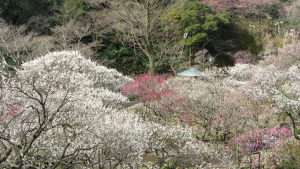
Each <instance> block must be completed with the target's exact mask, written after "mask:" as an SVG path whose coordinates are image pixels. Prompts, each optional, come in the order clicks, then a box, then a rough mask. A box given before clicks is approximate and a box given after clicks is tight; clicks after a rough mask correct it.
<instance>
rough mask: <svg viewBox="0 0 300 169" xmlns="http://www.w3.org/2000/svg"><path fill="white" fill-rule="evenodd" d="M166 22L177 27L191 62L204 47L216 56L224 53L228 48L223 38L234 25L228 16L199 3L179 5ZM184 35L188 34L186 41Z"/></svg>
mask: <svg viewBox="0 0 300 169" xmlns="http://www.w3.org/2000/svg"><path fill="white" fill-rule="evenodd" d="M164 21H166V22H169V25H172V26H173V27H175V29H176V32H177V36H178V37H180V39H179V42H180V43H181V44H183V45H185V46H186V48H185V51H184V55H185V56H187V57H190V60H191V57H193V55H194V53H196V52H197V51H199V50H201V49H202V48H204V47H205V48H210V49H211V50H213V51H212V52H213V53H215V54H216V53H219V52H224V50H225V49H226V48H227V47H228V46H227V45H226V44H227V42H224V41H223V39H222V38H221V37H222V36H223V34H224V32H227V31H228V30H229V29H231V27H232V25H233V22H232V20H231V19H230V16H229V15H228V14H226V13H215V12H214V11H213V10H212V9H211V8H210V7H209V6H207V5H205V4H202V3H200V2H198V1H187V2H185V3H178V4H177V5H175V6H174V7H173V9H172V10H171V11H170V12H169V13H168V14H167V15H166V17H165V20H164ZM184 33H188V36H187V38H186V39H185V38H183V37H182V35H183V34H184Z"/></svg>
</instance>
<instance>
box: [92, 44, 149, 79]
mask: <svg viewBox="0 0 300 169" xmlns="http://www.w3.org/2000/svg"><path fill="white" fill-rule="evenodd" d="M97 59H98V60H100V61H101V60H102V61H103V60H107V61H108V62H109V65H108V67H110V68H115V69H117V70H118V71H119V72H122V73H124V74H125V75H138V74H141V73H145V72H146V71H147V66H146V64H147V63H148V58H147V57H146V56H136V55H135V54H134V52H133V50H132V49H130V48H126V47H120V46H119V45H118V44H111V45H110V46H108V47H107V48H105V49H104V50H102V51H101V52H100V53H99V54H98V57H97Z"/></svg>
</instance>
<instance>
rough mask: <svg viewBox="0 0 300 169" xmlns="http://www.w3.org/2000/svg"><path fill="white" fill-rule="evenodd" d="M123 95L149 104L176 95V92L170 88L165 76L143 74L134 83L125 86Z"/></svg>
mask: <svg viewBox="0 0 300 169" xmlns="http://www.w3.org/2000/svg"><path fill="white" fill-rule="evenodd" d="M122 94H123V95H124V96H127V97H128V98H131V99H135V98H137V99H139V100H141V101H143V102H147V101H151V100H158V99H160V98H162V97H163V96H165V95H175V94H176V92H175V91H174V90H171V89H169V88H168V85H167V82H166V77H165V76H160V75H156V76H151V75H148V74H141V75H138V76H137V77H136V79H135V80H134V81H132V82H128V83H126V84H125V85H124V87H123V90H122Z"/></svg>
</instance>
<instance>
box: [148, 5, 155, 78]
mask: <svg viewBox="0 0 300 169" xmlns="http://www.w3.org/2000/svg"><path fill="white" fill-rule="evenodd" d="M150 21H151V20H150V4H149V1H147V2H146V30H147V36H146V51H147V55H148V58H149V71H148V74H149V75H153V74H154V54H153V53H154V52H153V44H152V37H151V36H152V35H151V23H150Z"/></svg>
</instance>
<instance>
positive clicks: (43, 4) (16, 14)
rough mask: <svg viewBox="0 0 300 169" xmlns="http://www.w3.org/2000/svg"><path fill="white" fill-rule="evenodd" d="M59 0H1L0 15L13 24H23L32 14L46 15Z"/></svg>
mask: <svg viewBox="0 0 300 169" xmlns="http://www.w3.org/2000/svg"><path fill="white" fill-rule="evenodd" d="M57 1H59V0H1V1H0V17H3V18H4V19H5V20H6V21H8V22H10V23H13V24H17V25H20V24H24V23H26V22H27V21H28V19H29V18H30V17H32V16H38V15H48V14H49V13H50V12H51V7H52V6H53V5H54V4H55V3H57Z"/></svg>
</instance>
